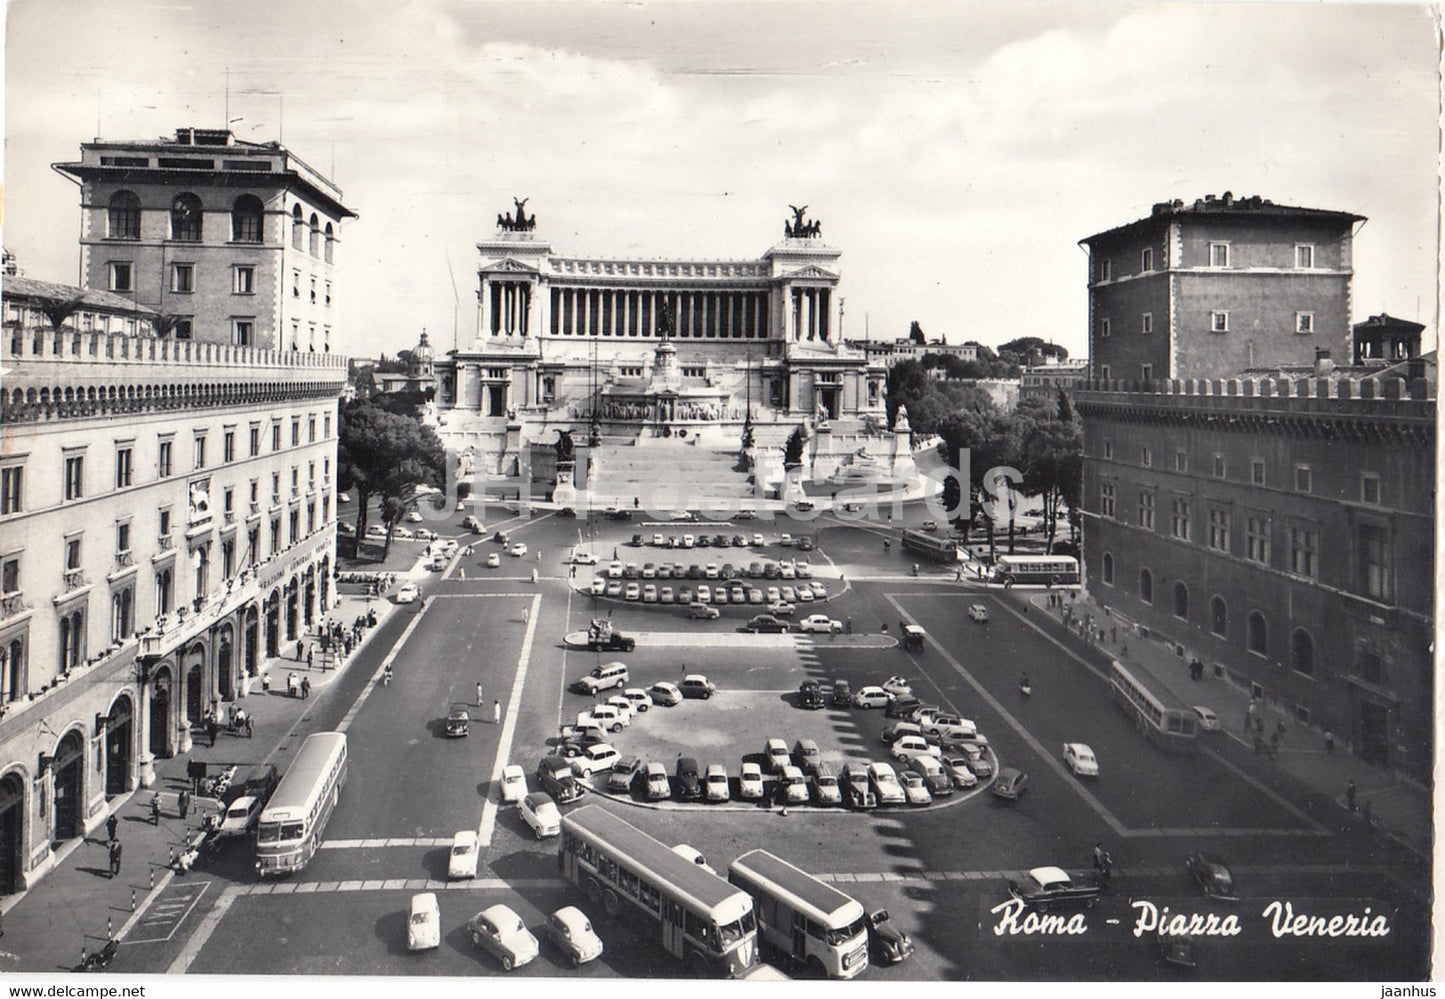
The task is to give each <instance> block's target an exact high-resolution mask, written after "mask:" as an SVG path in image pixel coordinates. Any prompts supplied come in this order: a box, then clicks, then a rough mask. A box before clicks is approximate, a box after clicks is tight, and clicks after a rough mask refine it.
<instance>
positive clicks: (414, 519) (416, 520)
mask: <svg viewBox="0 0 1445 999" xmlns="http://www.w3.org/2000/svg"><path fill="white" fill-rule="evenodd" d="M406 522H407V523H408V524H420V523H421V514H420V513H418V512H417V511H416V510H408V511H407V514H406Z"/></svg>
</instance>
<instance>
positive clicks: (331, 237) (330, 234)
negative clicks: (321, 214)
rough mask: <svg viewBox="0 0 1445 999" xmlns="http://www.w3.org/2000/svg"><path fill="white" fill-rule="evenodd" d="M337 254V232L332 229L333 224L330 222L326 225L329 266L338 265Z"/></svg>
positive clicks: (327, 260)
mask: <svg viewBox="0 0 1445 999" xmlns="http://www.w3.org/2000/svg"><path fill="white" fill-rule="evenodd" d="M335 252H336V232H335V231H334V230H333V229H332V228H331V223H330V222H328V223H326V262H327V263H328V264H334V263H336V258H335V255H334V254H335Z"/></svg>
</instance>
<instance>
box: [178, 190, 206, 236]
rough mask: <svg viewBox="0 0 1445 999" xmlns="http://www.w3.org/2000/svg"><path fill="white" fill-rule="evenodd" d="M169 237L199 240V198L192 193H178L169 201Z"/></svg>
mask: <svg viewBox="0 0 1445 999" xmlns="http://www.w3.org/2000/svg"><path fill="white" fill-rule="evenodd" d="M171 239H174V240H178V241H180V242H185V243H199V242H200V241H201V199H200V198H198V197H196V196H195V195H194V194H178V195H176V200H174V201H172V202H171Z"/></svg>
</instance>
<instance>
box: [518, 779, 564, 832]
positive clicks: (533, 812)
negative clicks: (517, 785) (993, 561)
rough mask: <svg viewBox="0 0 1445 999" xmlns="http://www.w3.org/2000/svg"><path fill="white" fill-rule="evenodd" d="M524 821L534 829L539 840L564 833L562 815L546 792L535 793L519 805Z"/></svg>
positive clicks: (519, 811) (519, 812)
mask: <svg viewBox="0 0 1445 999" xmlns="http://www.w3.org/2000/svg"><path fill="white" fill-rule="evenodd" d="M517 813H518V814H519V815H521V816H522V821H523V822H525V823H527V825H529V826H531V827H532V832H534V833H535V834H536V836H537V838H538V839H545V838H546V837H548V836H557V835H559V834H560V833H561V832H562V813H561V812H559V811H557V805H556V804H555V803H554V802H553V801H552V799H551V797H550V796H549V795H547V793H546V792H544V791H533V792H532V793H531V794H529V795H527V796H526V797H525V798H523V799H522V801H521V803H520V804H518V805H517Z"/></svg>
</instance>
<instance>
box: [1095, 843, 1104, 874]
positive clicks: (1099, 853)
mask: <svg viewBox="0 0 1445 999" xmlns="http://www.w3.org/2000/svg"><path fill="white" fill-rule="evenodd" d="M1094 870H1096V871H1098V872H1099V873H1101V874H1102V873H1103V871H1104V847H1103V844H1101V843H1095V844H1094Z"/></svg>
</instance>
